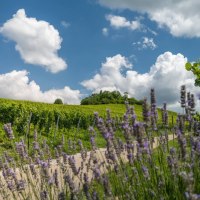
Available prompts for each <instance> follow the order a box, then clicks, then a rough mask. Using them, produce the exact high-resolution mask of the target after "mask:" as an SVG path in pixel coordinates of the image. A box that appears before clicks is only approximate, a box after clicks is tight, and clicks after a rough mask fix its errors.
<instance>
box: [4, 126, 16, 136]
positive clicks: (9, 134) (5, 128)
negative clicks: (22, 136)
mask: <svg viewBox="0 0 200 200" xmlns="http://www.w3.org/2000/svg"><path fill="white" fill-rule="evenodd" d="M3 128H4V131H5V132H6V134H7V136H8V138H9V139H10V140H13V139H14V138H15V136H14V134H13V130H12V127H11V123H7V124H4V126H3Z"/></svg>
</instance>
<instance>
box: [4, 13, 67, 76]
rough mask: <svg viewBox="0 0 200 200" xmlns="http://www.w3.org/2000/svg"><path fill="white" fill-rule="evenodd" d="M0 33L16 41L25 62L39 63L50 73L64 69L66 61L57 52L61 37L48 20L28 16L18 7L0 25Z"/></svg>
mask: <svg viewBox="0 0 200 200" xmlns="http://www.w3.org/2000/svg"><path fill="white" fill-rule="evenodd" d="M0 33H1V34H2V35H3V36H5V37H6V38H7V39H9V40H12V41H14V42H15V43H16V46H15V49H16V50H17V51H18V52H19V53H20V55H21V58H22V59H23V60H24V61H25V62H26V63H29V64H33V65H40V66H42V67H44V68H45V69H46V70H48V71H50V72H52V73H57V72H59V71H62V70H64V69H66V67H67V64H66V62H65V61H64V60H63V59H62V58H60V57H59V56H58V54H57V51H58V50H59V49H60V48H61V42H62V38H61V37H60V35H59V32H58V31H57V30H56V29H55V28H54V27H53V26H52V25H50V24H49V23H48V22H46V21H41V20H37V19H35V18H29V17H27V16H26V13H25V10H24V9H20V10H18V11H17V13H16V14H14V15H13V18H11V19H10V20H8V21H6V22H5V23H4V24H3V26H2V27H0Z"/></svg>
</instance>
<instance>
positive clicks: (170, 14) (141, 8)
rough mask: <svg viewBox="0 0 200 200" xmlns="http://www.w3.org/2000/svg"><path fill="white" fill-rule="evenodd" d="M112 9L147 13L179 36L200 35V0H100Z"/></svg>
mask: <svg viewBox="0 0 200 200" xmlns="http://www.w3.org/2000/svg"><path fill="white" fill-rule="evenodd" d="M99 3H100V4H102V5H104V6H107V7H109V8H111V9H129V10H133V11H137V12H141V13H147V14H148V16H149V18H150V19H151V20H153V21H155V22H157V23H158V25H159V26H160V27H161V28H163V27H165V28H167V29H168V30H169V31H170V33H171V34H172V35H174V36H177V37H181V36H184V37H200V26H198V24H199V21H200V12H199V7H200V1H199V0H190V1H189V0H169V1H154V0H148V1H147V0H140V1H137V0H109V1H107V0H99Z"/></svg>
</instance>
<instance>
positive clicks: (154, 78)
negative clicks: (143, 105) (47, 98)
mask: <svg viewBox="0 0 200 200" xmlns="http://www.w3.org/2000/svg"><path fill="white" fill-rule="evenodd" d="M186 62H187V58H185V57H184V56H183V55H182V54H180V53H179V54H176V55H174V54H172V53H171V52H165V53H163V54H161V55H160V56H158V58H157V60H156V62H155V64H154V65H152V66H151V68H150V70H149V72H147V73H144V74H140V73H138V72H136V71H134V70H133V69H130V68H131V64H130V62H129V61H128V60H127V58H125V57H124V56H122V55H120V54H118V55H116V56H113V57H108V58H106V62H105V63H102V66H101V69H100V72H99V73H97V74H96V75H95V76H94V77H93V78H91V79H90V80H85V81H83V82H82V85H83V86H84V87H86V88H87V89H88V90H91V91H92V92H99V91H100V90H109V91H112V90H118V91H120V92H121V93H122V94H123V93H124V92H128V93H129V95H130V96H133V97H135V98H137V99H143V98H144V97H148V96H149V91H150V89H151V88H155V91H156V96H157V103H158V105H161V104H162V103H163V102H167V103H168V105H169V108H173V109H175V110H178V106H177V105H178V101H179V91H180V87H181V85H183V84H185V85H186V87H187V89H188V90H190V91H191V92H193V93H195V94H196V93H197V92H198V91H197V89H196V88H195V87H194V76H193V74H192V73H191V72H188V71H186V70H185V67H184V66H185V63H186Z"/></svg>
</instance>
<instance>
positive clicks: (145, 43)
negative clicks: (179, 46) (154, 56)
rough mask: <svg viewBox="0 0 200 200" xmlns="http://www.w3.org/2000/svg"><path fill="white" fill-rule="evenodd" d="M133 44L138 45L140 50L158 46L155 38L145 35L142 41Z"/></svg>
mask: <svg viewBox="0 0 200 200" xmlns="http://www.w3.org/2000/svg"><path fill="white" fill-rule="evenodd" d="M133 45H135V46H137V47H138V49H139V50H142V49H152V50H154V49H155V48H157V45H156V44H155V42H154V39H153V38H148V37H143V38H142V40H141V41H138V42H134V43H133Z"/></svg>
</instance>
